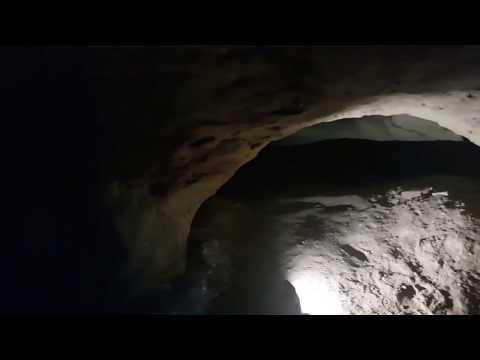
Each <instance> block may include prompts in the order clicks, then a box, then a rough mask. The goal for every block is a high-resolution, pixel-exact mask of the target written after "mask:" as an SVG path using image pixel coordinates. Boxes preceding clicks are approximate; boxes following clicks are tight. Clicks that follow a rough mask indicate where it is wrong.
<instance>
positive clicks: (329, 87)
mask: <svg viewBox="0 0 480 360" xmlns="http://www.w3.org/2000/svg"><path fill="white" fill-rule="evenodd" d="M94 52H95V63H96V64H100V65H99V66H96V67H95V69H94V71H93V76H94V77H95V80H96V81H99V82H100V85H101V87H102V88H103V89H104V92H103V94H102V95H101V96H102V104H103V107H104V109H103V116H102V118H101V124H100V126H101V127H102V128H103V129H106V131H105V133H107V134H111V135H112V136H111V139H110V140H111V153H110V154H109V156H107V157H106V159H105V162H104V165H103V166H104V171H105V173H106V178H107V179H108V181H107V185H106V187H107V188H109V189H110V191H108V192H107V193H108V196H106V203H107V204H108V206H109V207H110V208H111V210H110V212H111V213H113V214H115V215H114V219H113V221H114V223H115V224H116V227H117V229H118V232H119V234H120V236H121V238H122V240H121V241H123V242H124V243H125V244H127V246H128V248H129V249H130V250H129V253H131V254H132V264H133V266H134V267H135V268H138V269H139V270H140V271H143V272H144V273H145V279H146V280H147V279H150V281H147V282H150V283H151V284H156V283H158V281H160V280H162V279H167V278H171V277H172V276H175V275H178V274H181V273H182V272H183V271H184V269H185V249H186V239H187V237H188V233H189V227H190V224H191V221H192V219H193V216H194V214H195V212H196V211H197V209H198V208H199V206H200V205H201V204H202V202H203V201H205V200H206V199H207V198H208V197H210V196H212V195H213V194H214V193H215V192H216V191H217V190H218V188H219V187H220V186H222V184H224V183H225V182H226V181H227V180H228V179H229V178H231V177H232V176H233V175H234V174H235V172H236V171H237V170H238V168H240V167H241V166H242V165H243V164H245V163H247V162H248V161H250V160H251V159H253V158H254V157H255V156H256V155H257V153H258V152H259V151H260V150H261V149H262V148H263V147H265V146H266V145H267V144H268V143H269V142H271V141H273V140H278V139H281V138H284V137H286V136H288V135H289V134H292V133H294V132H296V131H298V130H300V129H302V128H305V127H307V126H312V125H315V124H318V123H321V122H330V121H335V120H338V119H343V118H356V117H362V116H366V115H386V116H390V115H398V114H408V115H412V116H416V117H419V118H423V119H427V120H431V121H435V122H437V123H438V124H439V125H441V126H442V127H445V128H447V129H450V130H452V131H453V132H455V133H456V134H457V135H460V136H464V137H466V138H468V139H470V140H471V141H472V142H474V143H476V144H480V118H479V117H478V113H479V111H480V101H479V99H480V67H479V65H478V64H480V47H478V46H350V47H345V46H339V47H335V46H318V47H282V46H237V47H235V46H233V47H228V46H227V47H202V46H172V47H168V46H166V47H159V48H156V47H141V46H139V47H100V48H95V49H94Z"/></svg>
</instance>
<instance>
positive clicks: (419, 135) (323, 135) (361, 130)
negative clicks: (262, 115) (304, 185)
mask: <svg viewBox="0 0 480 360" xmlns="http://www.w3.org/2000/svg"><path fill="white" fill-rule="evenodd" d="M332 139H364V140H375V141H437V140H441V141H462V137H461V136H458V135H455V134H454V133H453V132H451V131H450V130H448V129H445V128H442V127H440V126H438V125H437V124H436V123H434V122H432V121H428V120H423V119H419V118H415V117H412V116H408V115H395V116H388V117H385V116H367V117H363V118H359V119H343V120H340V121H335V122H333V123H328V124H318V125H315V126H311V127H308V128H305V129H303V130H300V131H299V132H297V133H295V134H293V135H290V136H289V137H287V138H285V139H283V140H280V141H277V142H276V143H275V145H299V144H309V143H314V142H317V141H321V140H332Z"/></svg>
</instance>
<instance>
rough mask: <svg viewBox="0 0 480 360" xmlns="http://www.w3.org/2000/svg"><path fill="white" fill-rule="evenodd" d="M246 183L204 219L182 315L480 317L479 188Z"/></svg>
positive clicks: (179, 305) (436, 182) (408, 180)
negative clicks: (457, 315) (459, 315)
mask: <svg viewBox="0 0 480 360" xmlns="http://www.w3.org/2000/svg"><path fill="white" fill-rule="evenodd" d="M260 161H261V160H260ZM245 172H247V173H248V176H247V177H248V179H249V180H247V177H245V176H243V175H242V174H240V176H239V178H238V179H236V180H234V181H233V182H232V183H231V184H229V186H227V187H226V189H225V190H224V191H220V192H219V193H218V194H217V195H216V196H214V197H212V198H211V199H210V200H208V201H207V202H206V203H205V204H204V206H202V208H201V210H200V212H199V214H198V215H197V217H196V219H195V221H194V225H193V227H192V231H191V236H190V245H191V247H190V257H189V274H190V275H188V276H189V277H190V280H189V281H190V282H189V284H191V285H190V286H189V287H187V288H188V294H185V293H184V294H183V295H182V296H181V297H180V298H181V299H182V300H181V301H178V300H177V301H176V305H175V306H174V309H173V310H171V312H172V313H198V314H202V313H209V314H301V313H303V314H480V181H479V177H477V176H472V175H459V174H454V175H449V174H443V175H441V174H437V175H425V174H413V175H408V176H394V177H391V176H390V177H386V178H383V179H381V178H376V179H375V180H372V181H369V182H365V181H356V179H355V178H352V179H351V181H350V182H347V183H346V182H345V181H344V182H343V183H342V182H340V181H338V182H336V181H335V176H333V177H329V178H328V179H327V180H325V179H324V177H322V176H321V174H315V175H314V174H311V173H309V172H308V171H307V172H304V173H302V172H297V173H296V174H295V175H294V176H293V175H292V174H290V175H289V178H288V179H278V181H277V183H275V184H274V183H272V179H271V177H269V178H267V177H265V176H260V175H259V174H258V172H256V171H253V170H252V169H246V170H245V171H244V173H245ZM317 175H318V176H317ZM343 175H344V174H343ZM242 176H243V178H242ZM253 183H255V184H256V186H252V184H253Z"/></svg>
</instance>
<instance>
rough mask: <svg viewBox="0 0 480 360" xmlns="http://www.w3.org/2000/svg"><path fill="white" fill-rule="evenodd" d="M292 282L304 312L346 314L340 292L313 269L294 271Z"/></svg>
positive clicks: (291, 277) (311, 313) (312, 313)
mask: <svg viewBox="0 0 480 360" xmlns="http://www.w3.org/2000/svg"><path fill="white" fill-rule="evenodd" d="M290 282H291V284H292V285H293V287H294V288H295V291H296V292H297V295H298V298H299V300H300V307H301V308H302V312H303V313H305V314H310V315H341V314H345V310H344V309H343V307H342V303H341V300H340V298H339V296H338V293H337V292H336V291H335V290H333V289H332V288H331V287H330V286H329V285H328V283H327V282H326V281H325V280H324V279H323V278H322V277H321V275H320V274H318V273H315V272H313V271H309V272H306V271H304V272H299V273H294V274H292V275H291V276H290Z"/></svg>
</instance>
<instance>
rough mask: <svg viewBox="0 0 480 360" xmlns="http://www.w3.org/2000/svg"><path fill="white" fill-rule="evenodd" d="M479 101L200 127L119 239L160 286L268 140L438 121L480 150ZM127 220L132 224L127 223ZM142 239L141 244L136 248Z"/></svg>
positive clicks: (138, 193)
mask: <svg viewBox="0 0 480 360" xmlns="http://www.w3.org/2000/svg"><path fill="white" fill-rule="evenodd" d="M477 99H480V91H455V92H449V93H441V94H421V95H418V94H415V95H412V94H397V95H386V96H379V97H373V98H371V99H368V100H363V101H357V102H355V103H352V104H350V105H347V106H344V107H342V110H340V111H336V112H333V113H330V114H325V111H324V110H322V106H321V104H319V106H318V107H317V108H316V109H312V110H311V111H309V112H307V113H305V114H301V115H300V116H296V115H292V116H286V117H282V118H276V119H275V120H274V121H268V122H267V121H266V123H268V125H262V126H254V127H252V126H251V125H248V124H247V125H246V126H236V127H234V128H233V129H232V132H228V131H225V127H224V126H217V127H215V126H206V127H200V128H197V129H196V131H194V132H192V136H191V138H190V139H188V141H187V142H186V143H185V145H184V146H182V147H181V148H180V149H179V150H178V151H177V152H176V153H175V155H174V156H173V158H172V159H173V160H172V162H173V163H174V164H175V165H176V168H177V169H180V170H181V171H179V172H176V173H174V176H175V185H174V186H173V187H172V189H171V191H170V192H169V194H168V195H167V196H166V197H164V198H163V199H161V201H159V199H158V198H155V197H152V196H151V195H150V191H149V184H148V183H147V184H145V185H143V186H141V187H137V188H136V189H135V191H134V193H133V198H134V199H135V200H134V201H135V207H131V208H130V209H129V212H128V213H127V216H126V217H124V218H123V219H122V220H121V221H120V225H119V226H120V228H121V229H122V230H123V232H124V237H125V238H127V239H132V243H131V252H132V254H133V258H134V259H136V260H135V262H136V264H138V266H140V267H143V268H145V264H147V267H146V268H147V270H145V271H146V274H147V275H145V279H150V280H147V281H146V283H150V284H157V283H158V282H159V281H163V280H165V279H171V278H172V277H174V276H176V274H181V273H183V271H184V269H185V266H186V263H185V259H186V247H187V245H186V241H187V238H188V234H189V230H190V226H191V222H192V221H193V217H194V216H195V213H196V212H197V210H198V209H199V207H200V206H201V204H202V203H203V202H204V201H205V200H206V199H208V198H209V197H210V196H212V195H213V194H215V192H216V191H217V190H218V189H219V188H220V187H221V186H222V185H223V184H225V183H226V182H227V181H228V180H229V179H230V178H231V177H232V176H234V174H235V172H236V171H237V170H238V169H239V168H240V167H241V166H243V165H244V164H246V163H247V162H249V161H250V160H252V159H254V158H255V156H256V155H257V154H258V153H259V151H261V150H262V149H263V148H264V147H265V146H267V145H268V144H269V143H270V142H272V141H274V140H280V139H282V138H285V137H287V136H289V135H291V134H294V133H295V132H297V131H299V130H301V129H304V128H306V127H309V126H313V125H316V124H319V123H321V122H331V121H336V120H340V119H344V118H359V117H364V116H371V115H381V116H391V115H399V114H408V115H411V116H414V117H418V118H423V119H426V120H430V121H433V122H436V123H437V124H439V125H440V126H442V127H444V128H447V129H449V130H451V131H452V132H454V133H455V134H457V135H460V136H463V137H465V138H467V139H469V140H470V141H472V142H473V143H475V144H476V145H480V117H478V114H480V101H478V100H477ZM322 113H323V115H321V114H322ZM239 128H240V129H239ZM207 137H208V138H209V141H208V142H207V143H205V144H203V145H202V146H195V147H192V146H191V144H192V143H195V141H198V139H199V138H207ZM183 170H185V171H183ZM123 194H124V195H125V193H123ZM128 196H129V198H127V199H126V200H127V202H130V203H131V202H132V191H130V192H129V194H128ZM132 218H133V219H137V220H136V221H131V220H130V219H132ZM125 219H127V220H125ZM159 236H161V239H162V240H161V241H159V238H158V237H159ZM139 238H140V239H143V245H141V246H139V242H138V239H139ZM140 244H141V242H140ZM152 286H154V285H152Z"/></svg>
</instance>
